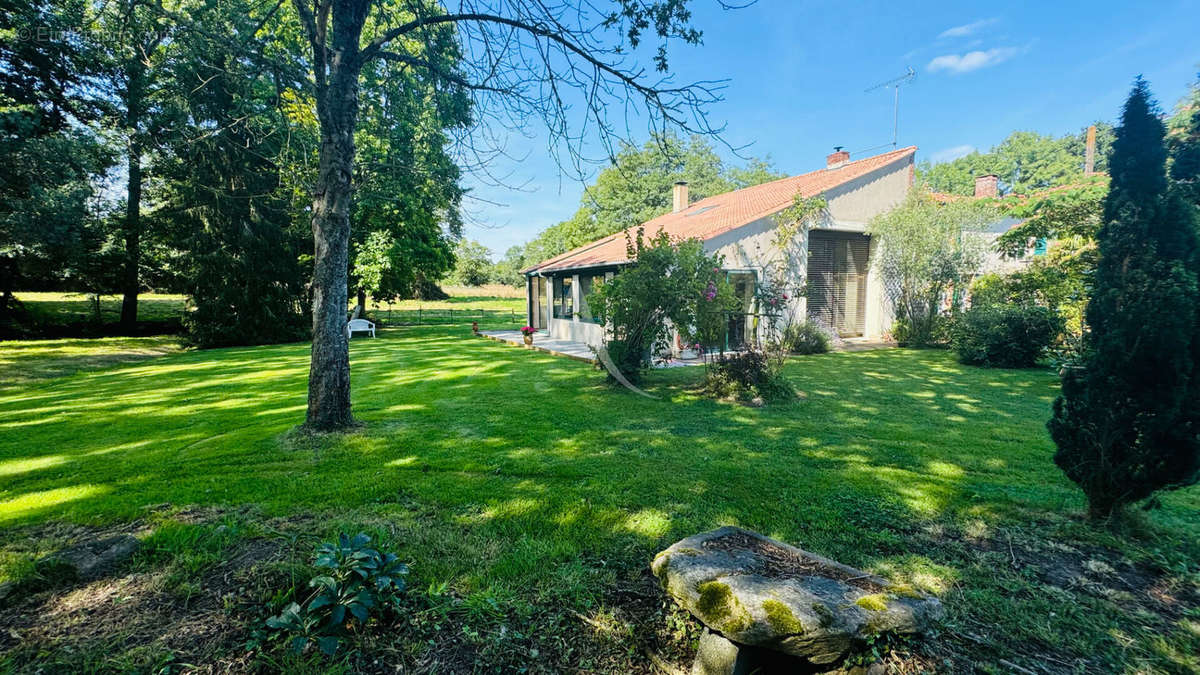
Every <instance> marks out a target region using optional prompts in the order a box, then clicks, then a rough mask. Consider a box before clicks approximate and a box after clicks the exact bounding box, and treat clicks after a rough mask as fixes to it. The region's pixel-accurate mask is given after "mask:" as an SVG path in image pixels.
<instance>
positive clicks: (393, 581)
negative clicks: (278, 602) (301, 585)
mask: <svg viewBox="0 0 1200 675" xmlns="http://www.w3.org/2000/svg"><path fill="white" fill-rule="evenodd" d="M370 543H371V538H370V537H368V536H367V535H365V534H362V533H359V534H357V535H355V536H354V538H350V537H348V536H347V535H345V534H340V535H338V540H337V542H326V543H324V544H322V545H321V546H320V547H319V548H318V549H317V557H316V560H314V561H313V567H315V568H316V569H317V572H318V575H317V576H316V577H314V578H313V579H312V581H310V582H309V584H308V585H309V587H310V588H312V589H313V592H312V594H311V595H309V597H308V599H307V600H305V602H304V603H303V604H301V603H296V602H292V603H290V604H289V605H288V606H287V607H284V609H283V611H282V612H281V613H280V614H279V615H277V616H273V617H271V618H269V619H267V628H268V629H271V630H274V631H277V633H276V635H281V636H290V637H291V640H290V643H289V644H290V647H291V649H292V650H293V651H295V652H297V653H299V652H302V651H304V649H305V647H307V646H308V645H309V644H310V643H315V644H316V645H317V648H318V649H320V650H321V651H322V652H324V653H325V654H329V655H332V654H333V653H334V652H336V651H337V648H338V645H340V644H341V640H342V638H343V637H345V635H347V634H348V633H349V631H350V630H351V629H353V628H355V627H359V626H363V625H365V624H366V623H367V620H368V619H369V618H370V616H371V612H372V610H379V609H384V610H386V609H393V610H394V609H396V608H397V607H398V606H399V604H400V594H401V593H402V592H403V591H404V587H405V580H404V577H405V576H406V575H407V574H408V566H407V565H405V564H404V563H402V562H400V561H399V559H397V557H396V556H395V555H394V554H392V553H380V552H379V551H377V550H375V549H373V548H369V547H368V544H370Z"/></svg>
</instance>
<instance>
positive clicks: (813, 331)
mask: <svg viewBox="0 0 1200 675" xmlns="http://www.w3.org/2000/svg"><path fill="white" fill-rule="evenodd" d="M829 342H830V340H829V334H828V333H826V332H825V330H824V329H823V328H821V327H820V326H818V325H817V324H815V323H813V322H811V321H804V322H802V323H794V324H792V325H790V326H788V327H787V328H785V329H784V331H783V348H784V350H785V351H788V352H791V353H792V354H824V353H825V352H827V351H829Z"/></svg>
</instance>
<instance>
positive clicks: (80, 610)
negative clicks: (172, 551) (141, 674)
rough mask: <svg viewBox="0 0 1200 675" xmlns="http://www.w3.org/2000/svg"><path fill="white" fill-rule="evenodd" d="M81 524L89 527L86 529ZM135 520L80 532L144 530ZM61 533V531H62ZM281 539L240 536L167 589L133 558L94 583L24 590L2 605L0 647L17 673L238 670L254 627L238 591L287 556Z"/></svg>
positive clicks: (160, 577)
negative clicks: (224, 552) (178, 666)
mask: <svg viewBox="0 0 1200 675" xmlns="http://www.w3.org/2000/svg"><path fill="white" fill-rule="evenodd" d="M81 530H82V531H81ZM145 530H146V526H145V525H144V523H141V522H137V523H131V524H126V525H124V526H120V527H114V528H106V529H103V530H101V529H99V528H92V529H90V530H89V529H88V528H78V527H72V528H70V531H71V533H72V534H73V535H80V534H84V535H85V536H87V537H95V536H103V534H104V533H109V532H114V531H118V532H122V533H131V532H142V531H145ZM55 534H56V535H57V536H61V532H58V533H55ZM285 546H286V544H285V543H284V542H283V541H282V540H268V539H256V540H249V541H245V542H242V543H241V544H240V545H239V546H238V547H237V548H236V549H234V550H233V551H231V554H230V556H229V557H228V558H227V559H225V560H224V561H222V562H220V563H218V564H216V565H215V566H213V567H212V568H210V569H208V570H206V571H204V572H203V573H201V574H199V575H197V577H196V579H194V580H191V581H190V582H189V584H188V585H187V587H186V590H181V589H179V588H169V587H168V584H166V583H165V579H164V576H165V572H164V570H162V569H155V570H142V569H136V568H131V567H130V566H129V565H126V566H125V567H124V568H122V569H118V570H115V571H114V573H112V574H110V575H108V576H106V577H104V578H100V579H97V580H94V581H91V582H85V583H73V584H69V585H66V586H58V587H55V588H51V589H48V590H43V591H39V592H35V593H31V594H22V595H17V596H16V597H14V598H10V602H9V603H8V604H7V605H6V606H5V607H4V608H3V609H2V610H0V625H3V626H5V627H7V629H8V630H7V631H5V632H4V633H0V654H3V655H5V656H7V658H8V659H9V660H10V662H11V664H12V665H13V667H14V669H15V670H17V671H45V670H50V671H55V670H62V669H66V670H73V669H79V668H87V669H89V670H102V671H103V670H113V671H121V670H129V669H140V668H142V667H148V666H155V667H161V666H163V665H166V664H169V663H186V664H192V665H193V666H195V669H196V670H197V671H199V672H204V671H209V672H218V671H230V670H241V669H242V667H241V666H245V665H246V663H245V653H244V650H242V649H241V648H240V645H241V644H242V643H244V642H245V640H246V639H247V637H248V633H247V631H246V628H245V623H244V621H243V620H242V617H241V616H240V614H241V612H240V611H239V607H238V604H239V603H238V602H237V601H236V599H237V598H245V596H246V594H247V592H248V587H247V581H248V580H249V579H250V578H251V577H252V575H253V570H254V569H255V568H256V567H257V566H258V565H260V564H262V563H265V562H270V561H274V560H280V559H282V558H283V556H284V551H285Z"/></svg>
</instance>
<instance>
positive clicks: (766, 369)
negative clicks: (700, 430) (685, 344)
mask: <svg viewBox="0 0 1200 675" xmlns="http://www.w3.org/2000/svg"><path fill="white" fill-rule="evenodd" d="M781 369H782V363H780V362H778V361H775V360H773V359H771V358H770V357H768V356H767V354H766V353H765V352H762V351H760V350H757V349H752V350H750V351H746V352H739V353H736V354H720V355H717V356H715V357H714V358H713V359H712V360H711V361H709V362H708V364H707V371H706V373H705V389H706V390H707V391H708V393H709V394H711V395H713V396H717V397H720V398H734V399H738V400H751V399H754V398H762V399H763V400H764V401H772V402H778V401H787V400H790V399H794V398H796V390H795V388H794V387H792V383H791V382H790V381H789V380H788V379H787V378H786V377H784V375H783V373H782V372H781Z"/></svg>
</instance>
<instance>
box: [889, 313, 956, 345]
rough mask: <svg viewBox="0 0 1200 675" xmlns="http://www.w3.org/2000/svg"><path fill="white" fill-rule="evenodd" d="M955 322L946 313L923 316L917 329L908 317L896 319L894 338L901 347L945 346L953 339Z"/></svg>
mask: <svg viewBox="0 0 1200 675" xmlns="http://www.w3.org/2000/svg"><path fill="white" fill-rule="evenodd" d="M953 324H954V320H953V319H952V318H951V317H950V316H948V315H945V314H935V315H933V316H930V317H923V318H922V319H921V321H920V327H919V328H917V329H914V328H912V324H910V323H909V322H908V320H907V319H896V323H894V324H892V331H891V332H892V339H893V340H895V341H896V344H898V345H900V346H901V347H936V348H944V347H945V346H946V345H947V344H949V343H950V341H951V327H952V326H953Z"/></svg>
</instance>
